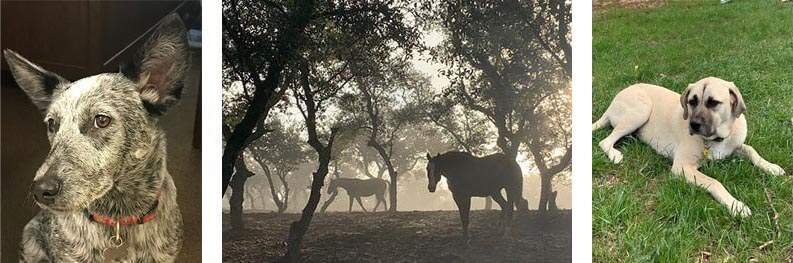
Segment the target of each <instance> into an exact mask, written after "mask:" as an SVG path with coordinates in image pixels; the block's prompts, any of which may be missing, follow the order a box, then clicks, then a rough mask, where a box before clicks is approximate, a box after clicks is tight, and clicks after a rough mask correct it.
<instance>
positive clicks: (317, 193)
mask: <svg viewBox="0 0 793 263" xmlns="http://www.w3.org/2000/svg"><path fill="white" fill-rule="evenodd" d="M312 4H313V3H312ZM300 73H301V76H300V78H301V79H300V82H301V85H300V86H301V88H302V90H303V95H304V96H303V98H302V99H303V100H304V101H303V102H304V103H305V112H303V111H302V109H301V113H302V114H303V117H304V119H305V121H306V132H307V133H308V144H309V145H311V147H312V148H314V150H315V151H316V152H317V158H318V159H319V162H318V163H319V166H318V167H317V171H316V172H314V177H313V181H312V182H311V194H310V195H309V197H308V202H307V203H306V207H305V208H303V214H302V215H301V216H300V220H298V221H296V222H293V223H292V225H290V226H289V235H288V237H287V241H286V242H287V245H286V254H285V255H284V257H283V258H282V261H283V262H289V263H291V262H297V260H298V259H300V247H301V244H302V243H303V236H304V235H305V234H306V231H308V226H309V225H310V224H311V219H312V218H313V217H314V212H315V211H316V210H317V205H318V204H319V200H320V198H321V195H322V185H323V184H324V182H325V177H326V176H327V175H328V166H329V165H330V161H331V153H332V151H331V149H332V148H333V142H334V140H335V139H336V136H337V135H338V134H337V132H338V129H337V128H331V129H330V137H329V138H328V143H327V145H323V144H322V142H320V141H319V135H318V134H317V110H318V106H317V104H316V102H315V101H314V91H313V90H311V85H310V83H309V80H310V79H309V75H310V74H309V66H308V62H305V61H304V62H303V63H301V64H300ZM296 97H297V96H296ZM298 100H300V98H298ZM299 103H300V102H298V104H299Z"/></svg>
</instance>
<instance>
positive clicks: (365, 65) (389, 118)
mask: <svg viewBox="0 0 793 263" xmlns="http://www.w3.org/2000/svg"><path fill="white" fill-rule="evenodd" d="M352 70H353V72H354V75H355V76H356V77H355V78H354V86H355V87H356V88H357V90H356V91H355V92H350V93H348V94H345V95H344V96H343V97H342V99H341V101H342V102H343V103H342V104H341V107H342V108H343V109H344V111H345V112H346V113H347V114H349V115H351V116H353V117H352V118H354V119H357V120H359V122H360V125H361V128H362V129H364V130H366V131H367V133H368V134H367V135H366V136H365V137H366V138H365V141H366V146H368V147H371V148H372V149H374V150H375V151H376V153H377V156H379V157H380V160H381V161H382V164H383V166H384V168H385V169H380V171H383V170H385V171H387V172H388V176H389V178H390V180H391V183H390V184H389V199H390V200H389V202H390V204H391V205H390V208H389V211H391V212H393V211H396V210H397V183H398V174H399V171H398V170H399V167H397V165H396V164H395V163H394V159H395V155H396V154H397V152H396V151H395V149H396V148H398V147H399V146H397V145H396V144H397V143H398V142H399V141H400V140H401V136H400V133H402V132H404V130H405V129H407V128H408V126H409V125H411V124H412V123H415V122H417V121H419V120H420V115H419V114H417V109H418V107H417V106H416V105H415V104H413V103H412V102H410V101H409V99H410V96H408V95H407V93H409V92H411V91H412V89H414V88H416V87H419V86H429V81H428V80H427V78H426V77H424V76H421V75H420V74H419V73H418V72H415V71H414V70H412V68H411V65H410V64H409V62H408V61H407V59H406V57H405V56H397V57H390V58H386V59H384V60H365V61H362V63H357V64H355V65H354V66H353V67H352ZM413 156H414V157H415V158H414V159H415V160H416V161H417V160H418V159H419V158H417V157H416V156H419V155H418V154H413ZM363 160H366V157H365V155H364V156H363ZM416 161H414V162H413V164H412V165H410V168H411V169H412V167H413V165H415V163H416ZM361 164H362V165H363V167H362V168H363V170H364V172H365V173H366V174H369V171H368V167H366V164H365V163H364V161H361ZM402 168H405V166H403V167H402ZM408 170H409V169H408ZM370 177H373V176H371V175H370Z"/></svg>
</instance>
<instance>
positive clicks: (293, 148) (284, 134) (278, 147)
mask: <svg viewBox="0 0 793 263" xmlns="http://www.w3.org/2000/svg"><path fill="white" fill-rule="evenodd" d="M267 128H268V129H270V130H272V132H270V133H268V135H267V136H265V137H263V138H261V139H260V140H257V141H254V142H253V143H252V144H251V146H250V147H249V148H250V150H251V153H252V155H253V159H254V160H256V162H257V163H258V164H259V166H260V167H261V168H262V170H263V171H264V175H265V179H266V180H267V184H268V185H269V188H270V195H271V196H272V200H273V202H274V203H275V206H276V208H277V209H278V210H277V211H278V213H283V212H284V211H286V209H287V206H288V205H289V196H290V190H291V189H290V188H289V180H288V178H287V176H289V175H291V174H292V173H293V172H294V170H295V169H296V168H297V167H298V166H300V165H302V164H303V163H305V162H306V161H308V160H307V158H308V154H309V153H308V152H307V151H306V150H305V149H304V148H303V147H301V145H302V142H301V140H300V137H299V136H298V135H299V133H298V132H297V131H296V130H293V129H289V128H286V127H284V125H283V124H282V122H281V121H279V120H278V119H271V121H270V123H269V124H268V126H267ZM273 175H275V177H277V179H278V183H277V184H276V182H275V181H274V180H273Z"/></svg>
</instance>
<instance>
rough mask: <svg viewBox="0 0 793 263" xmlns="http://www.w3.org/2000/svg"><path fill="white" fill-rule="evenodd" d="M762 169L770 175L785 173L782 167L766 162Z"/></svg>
mask: <svg viewBox="0 0 793 263" xmlns="http://www.w3.org/2000/svg"><path fill="white" fill-rule="evenodd" d="M763 170H765V172H766V173H769V174H771V175H785V169H782V167H780V166H779V165H776V164H773V163H768V164H766V165H765V167H763Z"/></svg>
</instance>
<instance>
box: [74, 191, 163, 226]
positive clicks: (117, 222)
mask: <svg viewBox="0 0 793 263" xmlns="http://www.w3.org/2000/svg"><path fill="white" fill-rule="evenodd" d="M160 194H162V190H160V192H159V193H157V199H156V200H154V203H153V204H152V205H151V207H149V210H148V211H147V212H146V213H144V214H141V215H131V216H126V217H122V218H118V219H116V218H113V217H109V216H103V215H100V214H98V213H96V212H93V213H89V214H88V219H90V220H91V221H94V222H97V223H100V224H103V225H106V226H109V227H116V226H128V225H138V224H145V223H148V222H150V221H152V220H154V218H155V217H156V216H157V206H159V204H160Z"/></svg>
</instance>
